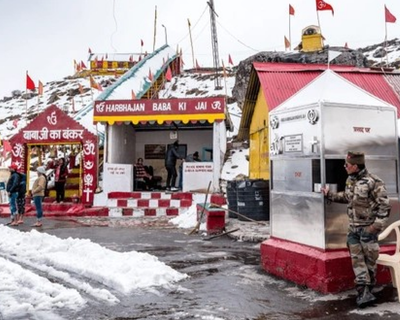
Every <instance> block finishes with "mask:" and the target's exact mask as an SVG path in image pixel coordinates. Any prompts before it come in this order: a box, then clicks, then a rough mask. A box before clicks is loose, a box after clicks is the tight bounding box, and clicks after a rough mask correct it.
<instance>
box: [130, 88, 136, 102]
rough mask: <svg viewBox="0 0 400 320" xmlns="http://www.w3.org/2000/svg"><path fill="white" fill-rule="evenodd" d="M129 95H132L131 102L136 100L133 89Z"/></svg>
mask: <svg viewBox="0 0 400 320" xmlns="http://www.w3.org/2000/svg"><path fill="white" fill-rule="evenodd" d="M131 95H132V100H136V94H135V92H134V91H133V89H132V91H131Z"/></svg>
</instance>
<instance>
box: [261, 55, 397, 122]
mask: <svg viewBox="0 0 400 320" xmlns="http://www.w3.org/2000/svg"><path fill="white" fill-rule="evenodd" d="M253 65H254V69H255V70H256V71H257V75H258V78H259V81H260V84H261V88H262V90H263V93H264V96H265V99H266V102H267V105H268V107H269V110H272V109H274V108H275V107H277V106H278V105H280V104H281V103H282V102H283V101H285V100H286V99H288V98H289V97H291V96H292V95H293V94H295V93H296V92H297V91H299V90H301V89H302V88H303V87H305V86H306V85H307V84H309V83H310V82H311V81H312V80H314V79H315V78H316V77H318V76H319V75H320V74H321V73H322V72H323V71H325V70H326V69H327V65H326V64H324V65H321V64H307V65H305V64H297V63H265V62H263V63H260V62H255V63H254V64H253ZM330 69H331V70H334V71H335V72H337V73H340V75H341V76H342V77H344V78H345V79H347V80H349V81H350V82H352V83H354V84H355V85H357V86H358V87H360V88H362V89H364V90H365V91H368V92H370V93H371V94H373V95H374V96H376V97H378V98H380V99H382V100H384V101H386V102H388V103H390V104H391V105H393V106H395V107H396V108H397V114H398V115H399V114H400V111H399V110H400V98H399V93H397V92H396V90H395V89H394V87H393V85H391V84H390V83H389V82H388V78H393V77H394V76H400V73H397V72H394V73H390V74H388V75H387V76H386V75H385V73H383V72H381V71H374V70H371V69H368V68H358V67H353V66H339V65H331V66H330ZM391 82H393V81H391Z"/></svg>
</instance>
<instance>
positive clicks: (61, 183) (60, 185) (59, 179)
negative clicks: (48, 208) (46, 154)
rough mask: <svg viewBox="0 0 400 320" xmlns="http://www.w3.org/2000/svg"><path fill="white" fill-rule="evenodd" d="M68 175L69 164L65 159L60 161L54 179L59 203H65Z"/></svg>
mask: <svg viewBox="0 0 400 320" xmlns="http://www.w3.org/2000/svg"><path fill="white" fill-rule="evenodd" d="M68 173H69V172H68V163H66V161H65V158H60V159H58V164H57V166H56V170H55V177H54V182H55V183H54V185H55V189H56V202H57V203H63V202H64V198H65V184H66V182H67V177H68Z"/></svg>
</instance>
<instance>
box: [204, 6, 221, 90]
mask: <svg viewBox="0 0 400 320" xmlns="http://www.w3.org/2000/svg"><path fill="white" fill-rule="evenodd" d="M207 4H208V6H209V7H210V20H211V43H212V51H213V62H214V69H215V79H214V85H215V89H222V87H221V81H220V78H219V74H218V70H219V53H218V36H217V25H216V23H215V16H217V17H218V15H217V13H216V12H215V10H214V0H210V1H208V2H207Z"/></svg>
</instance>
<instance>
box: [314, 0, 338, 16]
mask: <svg viewBox="0 0 400 320" xmlns="http://www.w3.org/2000/svg"><path fill="white" fill-rule="evenodd" d="M315 1H316V6H317V11H324V10H331V11H332V15H334V14H335V12H334V11H333V7H332V6H331V5H330V4H329V3H326V2H325V1H324V0H315Z"/></svg>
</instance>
